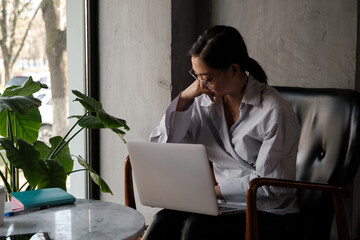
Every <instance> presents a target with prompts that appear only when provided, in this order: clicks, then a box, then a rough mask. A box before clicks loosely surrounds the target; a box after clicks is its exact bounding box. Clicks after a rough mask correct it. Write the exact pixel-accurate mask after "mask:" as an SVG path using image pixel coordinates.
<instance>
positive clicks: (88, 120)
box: [71, 90, 130, 143]
mask: <svg viewBox="0 0 360 240" xmlns="http://www.w3.org/2000/svg"><path fill="white" fill-rule="evenodd" d="M72 92H73V93H74V94H75V95H76V96H77V98H76V99H75V100H74V101H79V102H80V103H81V105H83V107H84V108H85V109H86V110H88V111H89V112H91V113H96V117H95V116H92V115H89V116H85V117H81V116H71V117H76V118H78V119H79V125H80V126H81V127H84V128H92V129H94V128H95V129H98V128H109V129H111V130H112V131H113V132H115V133H116V134H117V135H118V136H119V137H120V138H121V139H122V140H123V141H124V142H125V143H126V141H125V139H124V136H125V132H124V131H123V130H121V129H119V128H123V129H124V130H126V131H129V130H130V128H129V126H128V125H127V124H126V121H125V120H124V119H120V118H116V117H114V116H111V115H110V114H108V113H106V112H105V110H104V109H103V107H102V104H101V102H98V101H96V100H94V99H93V98H91V97H88V96H86V95H84V94H82V93H81V92H79V91H76V90H73V91H72Z"/></svg>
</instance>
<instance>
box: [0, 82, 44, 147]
mask: <svg viewBox="0 0 360 240" xmlns="http://www.w3.org/2000/svg"><path fill="white" fill-rule="evenodd" d="M41 88H47V86H46V85H45V84H42V83H40V82H34V81H33V80H32V78H31V77H30V78H29V79H28V80H27V81H26V82H25V83H24V84H23V85H22V86H11V87H9V88H6V89H5V91H4V93H3V95H1V96H0V122H1V123H7V124H0V135H1V136H8V134H9V131H8V126H9V124H10V126H11V130H12V132H11V134H12V136H15V137H17V138H21V139H23V140H25V141H27V142H29V143H33V142H35V141H36V140H37V138H38V132H39V129H40V126H41V115H40V112H39V109H38V107H39V106H40V105H41V101H40V100H39V99H36V98H34V97H32V94H33V93H35V92H37V91H39V90H40V89H41ZM9 137H10V136H9Z"/></svg>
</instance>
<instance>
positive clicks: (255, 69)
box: [246, 57, 267, 83]
mask: <svg viewBox="0 0 360 240" xmlns="http://www.w3.org/2000/svg"><path fill="white" fill-rule="evenodd" d="M246 70H247V71H248V72H249V73H250V74H251V75H252V76H253V77H254V78H255V79H256V80H258V81H259V82H261V83H267V76H266V73H265V71H264V69H263V68H262V67H261V66H260V64H259V63H258V62H257V61H255V60H254V59H252V58H251V57H249V58H248V63H247V69H246Z"/></svg>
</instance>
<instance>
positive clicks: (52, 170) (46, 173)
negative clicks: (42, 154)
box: [38, 159, 67, 191]
mask: <svg viewBox="0 0 360 240" xmlns="http://www.w3.org/2000/svg"><path fill="white" fill-rule="evenodd" d="M40 167H41V170H42V171H41V175H40V176H39V183H38V188H39V189H41V188H53V187H59V188H61V189H64V190H65V191H66V178H67V174H66V172H65V170H64V168H63V167H62V166H61V165H60V164H59V163H58V162H57V161H56V160H53V159H46V160H45V161H42V162H41V164H40Z"/></svg>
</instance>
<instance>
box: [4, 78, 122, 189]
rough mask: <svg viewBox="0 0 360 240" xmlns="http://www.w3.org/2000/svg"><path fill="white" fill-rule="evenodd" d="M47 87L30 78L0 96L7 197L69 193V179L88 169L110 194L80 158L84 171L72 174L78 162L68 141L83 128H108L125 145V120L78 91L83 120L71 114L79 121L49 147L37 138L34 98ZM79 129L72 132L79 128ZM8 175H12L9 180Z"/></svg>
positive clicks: (38, 102)
mask: <svg viewBox="0 0 360 240" xmlns="http://www.w3.org/2000/svg"><path fill="white" fill-rule="evenodd" d="M42 88H47V86H46V85H45V84H42V83H40V82H34V81H33V80H32V78H31V77H30V78H29V79H28V80H27V81H26V82H25V83H24V84H23V85H22V86H11V87H8V88H6V89H5V90H4V93H3V94H2V95H1V94H0V135H1V136H3V137H1V138H0V150H5V152H6V157H7V159H6V158H5V156H4V155H3V154H0V158H1V159H0V161H3V162H4V164H5V169H6V171H7V173H8V174H5V172H3V171H0V177H1V178H2V180H3V182H4V185H5V187H6V190H7V192H8V193H11V192H15V191H22V190H31V189H36V188H39V189H40V188H50V187H60V188H62V189H64V190H65V191H66V179H67V177H68V175H69V174H71V173H73V172H77V171H84V170H85V171H88V172H89V173H90V176H91V178H92V179H93V181H94V182H95V183H96V184H97V185H99V187H100V190H101V191H102V192H105V193H111V194H112V192H111V189H110V188H109V186H108V185H107V184H106V182H105V181H104V180H103V179H102V178H101V177H100V176H99V175H98V174H97V173H96V172H95V171H94V170H93V169H92V168H91V167H90V166H89V165H88V163H87V162H86V161H85V160H84V159H83V158H82V157H81V156H76V158H77V160H78V162H79V163H80V165H81V166H83V167H84V168H83V169H80V170H75V171H74V170H73V163H74V161H73V159H72V155H71V154H70V149H69V142H70V141H71V140H72V139H73V138H74V137H75V136H76V135H77V134H78V133H79V132H80V131H82V130H83V129H84V128H89V129H100V128H109V129H111V130H112V131H113V132H115V133H116V134H117V135H119V137H120V138H121V139H122V140H123V141H124V142H125V139H124V136H125V131H128V130H129V127H128V126H127V125H126V121H125V120H123V119H119V118H116V117H113V116H111V115H109V114H108V113H106V112H105V110H104V109H103V108H102V104H101V102H98V101H96V100H95V99H93V98H91V97H88V96H86V95H84V94H82V93H80V92H78V91H75V90H73V91H72V92H73V94H74V95H75V96H76V99H75V100H74V101H78V102H80V103H81V104H82V106H83V107H84V108H85V110H86V113H85V114H84V115H82V116H71V117H72V118H76V119H77V121H76V123H75V124H74V126H73V127H72V128H71V129H70V130H69V131H68V133H67V134H66V136H64V137H60V136H56V137H53V138H51V139H50V145H51V146H47V145H46V144H45V143H44V142H42V141H39V140H37V139H38V133H39V129H40V126H41V115H40V112H39V109H38V107H39V106H40V105H41V101H40V100H38V99H36V98H34V97H33V94H34V93H35V92H37V91H39V90H40V89H42ZM77 125H79V126H80V127H81V128H80V130H78V131H76V132H75V133H73V131H74V129H75V126H77ZM20 169H21V170H22V171H23V174H24V177H25V179H26V181H27V182H26V183H25V184H23V185H22V186H19V170H20ZM6 175H9V176H8V177H7V176H6Z"/></svg>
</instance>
